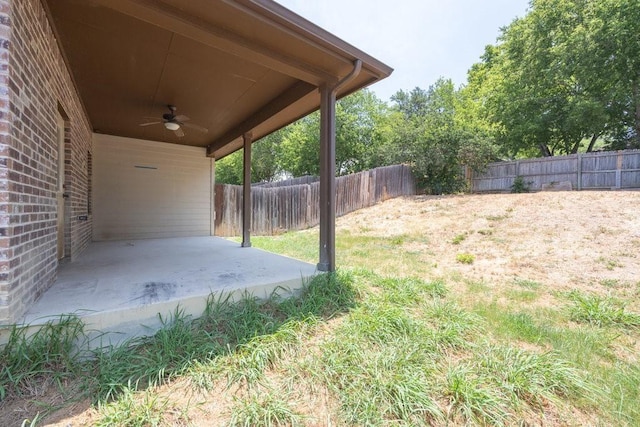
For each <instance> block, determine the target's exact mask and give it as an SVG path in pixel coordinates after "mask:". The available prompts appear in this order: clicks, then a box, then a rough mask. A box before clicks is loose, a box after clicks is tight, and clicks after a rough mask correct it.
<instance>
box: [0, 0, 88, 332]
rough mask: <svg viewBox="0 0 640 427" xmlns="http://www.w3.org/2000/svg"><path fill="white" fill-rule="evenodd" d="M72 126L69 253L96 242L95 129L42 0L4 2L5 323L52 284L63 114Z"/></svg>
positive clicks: (0, 32)
mask: <svg viewBox="0 0 640 427" xmlns="http://www.w3.org/2000/svg"><path fill="white" fill-rule="evenodd" d="M59 113H61V115H62V116H63V117H64V118H65V119H66V122H65V123H66V124H65V193H66V194H68V196H69V197H68V198H67V199H65V204H66V205H65V254H66V258H68V259H70V260H73V259H74V258H75V257H76V256H77V255H78V254H80V252H82V250H83V249H85V248H86V246H87V245H88V243H89V241H90V240H91V216H90V215H89V217H88V220H80V219H79V218H78V217H79V216H81V215H87V214H88V212H87V208H88V200H87V199H88V194H89V189H88V183H89V182H90V181H89V179H88V178H89V177H88V163H87V162H88V160H89V156H90V154H89V153H90V152H91V150H92V147H91V126H90V124H89V121H88V119H87V117H86V114H85V111H84V109H83V106H82V102H81V100H80V98H79V96H78V93H77V91H76V89H75V86H74V83H73V80H72V77H71V75H70V73H69V71H68V69H67V67H66V65H65V62H64V60H63V57H62V55H61V52H60V50H59V47H58V44H57V42H56V38H55V36H54V32H53V30H52V27H51V25H50V23H49V21H48V17H47V13H46V11H45V9H44V8H43V5H42V3H41V1H40V0H0V325H1V324H6V323H13V322H18V321H20V318H21V316H22V315H23V314H24V313H25V311H26V310H27V309H28V308H29V306H30V305H31V304H32V303H33V302H34V301H35V300H36V299H37V298H38V297H39V296H40V295H41V294H42V293H43V292H44V291H45V290H46V289H47V288H48V287H49V286H50V285H51V284H52V283H53V281H54V280H55V277H56V271H57V268H58V259H57V258H58V257H57V215H58V209H57V199H56V190H57V172H58V140H57V117H58V114H59Z"/></svg>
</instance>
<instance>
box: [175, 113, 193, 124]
mask: <svg viewBox="0 0 640 427" xmlns="http://www.w3.org/2000/svg"><path fill="white" fill-rule="evenodd" d="M173 120H175V121H178V122H186V121H188V120H191V119H190V118H189V117H187V116H185V115H184V114H180V115H179V116H175V117H174V118H173Z"/></svg>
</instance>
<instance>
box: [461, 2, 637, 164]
mask: <svg viewBox="0 0 640 427" xmlns="http://www.w3.org/2000/svg"><path fill="white" fill-rule="evenodd" d="M638 9H639V7H638V4H637V0H597V1H596V0H532V2H531V8H530V11H529V13H528V14H527V15H526V16H525V17H524V18H521V19H517V20H515V21H514V22H513V23H512V24H511V25H509V26H508V27H506V28H504V29H503V30H502V34H501V37H500V38H499V43H498V44H497V45H496V46H489V47H487V49H486V50H485V54H484V56H483V57H482V62H481V63H479V64H476V65H474V66H473V67H472V68H471V70H470V72H469V86H470V87H472V89H470V92H471V93H475V95H476V102H477V104H478V105H479V106H480V108H482V109H483V111H484V114H485V117H487V118H488V119H489V120H490V121H492V122H493V123H494V124H495V127H494V129H493V131H494V135H495V136H496V139H497V140H498V142H499V143H500V145H501V147H502V149H503V154H505V155H508V156H517V155H525V156H529V155H535V154H537V153H541V154H542V155H545V156H550V155H554V154H568V153H576V152H578V150H580V149H581V148H582V149H585V150H586V151H591V150H592V149H593V148H594V144H595V142H596V141H597V140H598V138H601V137H604V138H608V139H610V140H620V139H621V138H622V136H624V135H626V137H634V136H637V135H638V129H639V126H640V116H638V120H635V116H636V114H635V112H639V111H640V110H639V103H638V101H639V99H638V97H637V96H635V95H634V88H637V87H638V82H639V80H640V78H639V77H638V76H639V72H638V67H639V66H640V59H639V58H638V55H639V54H640V40H639V37H640V35H639V34H640V19H639V18H640V15H639V12H638ZM627 139H628V138H627Z"/></svg>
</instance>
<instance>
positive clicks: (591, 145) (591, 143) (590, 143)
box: [587, 133, 600, 153]
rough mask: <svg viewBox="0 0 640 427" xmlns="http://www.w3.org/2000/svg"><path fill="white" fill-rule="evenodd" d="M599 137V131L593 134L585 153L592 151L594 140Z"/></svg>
mask: <svg viewBox="0 0 640 427" xmlns="http://www.w3.org/2000/svg"><path fill="white" fill-rule="evenodd" d="M599 137H600V134H599V133H594V134H593V136H592V137H591V141H590V142H589V146H588V147H587V153H590V152H592V151H593V146H594V145H596V141H597V140H598V138H599Z"/></svg>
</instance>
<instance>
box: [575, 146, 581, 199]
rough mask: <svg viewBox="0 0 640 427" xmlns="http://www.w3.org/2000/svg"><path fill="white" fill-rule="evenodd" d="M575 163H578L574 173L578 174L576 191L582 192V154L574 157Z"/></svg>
mask: <svg viewBox="0 0 640 427" xmlns="http://www.w3.org/2000/svg"><path fill="white" fill-rule="evenodd" d="M576 161H577V162H578V164H577V165H576V166H577V167H576V171H577V172H576V173H577V174H578V176H577V181H576V182H577V184H578V186H577V189H578V191H580V190H582V154H580V153H578V155H577V156H576Z"/></svg>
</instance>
